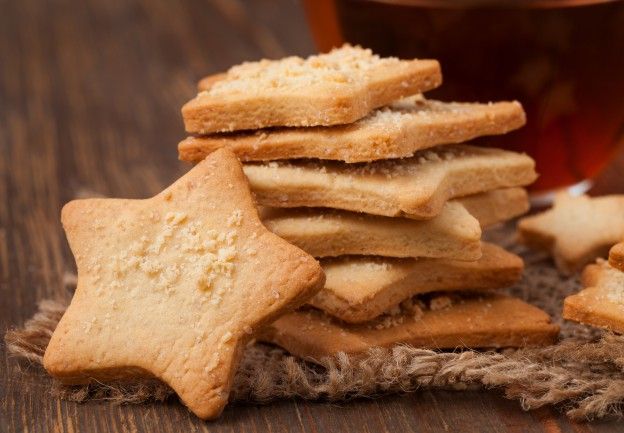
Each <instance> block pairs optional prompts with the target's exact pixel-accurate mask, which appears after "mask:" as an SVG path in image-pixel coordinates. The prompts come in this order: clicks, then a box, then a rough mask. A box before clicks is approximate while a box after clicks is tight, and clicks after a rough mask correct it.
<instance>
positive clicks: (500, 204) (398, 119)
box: [179, 46, 558, 358]
mask: <svg viewBox="0 0 624 433" xmlns="http://www.w3.org/2000/svg"><path fill="white" fill-rule="evenodd" d="M440 83H441V72H440V67H439V64H438V62H436V61H435V60H410V61H405V60H399V59H396V58H380V57H378V56H376V55H373V54H372V53H371V52H370V51H369V50H364V49H361V48H358V47H351V46H344V47H342V48H340V49H336V50H334V51H332V52H330V53H328V54H322V55H318V56H312V57H309V58H307V59H301V58H298V57H290V58H286V59H282V60H279V61H268V60H262V61H259V62H253V63H245V64H242V65H239V66H235V67H233V68H231V69H230V70H229V71H228V72H227V73H224V74H219V75H215V76H211V77H207V78H205V79H204V80H202V81H201V82H200V84H199V87H200V93H199V94H198V95H197V96H196V97H195V98H194V99H193V100H191V101H190V102H188V103H187V104H186V105H185V106H184V107H183V109H182V113H183V116H184V122H185V127H186V130H187V131H188V132H189V133H191V134H192V136H191V137H189V138H187V139H186V140H184V141H182V142H181V143H180V144H179V155H180V159H182V160H185V161H190V162H198V161H200V160H202V159H203V158H204V157H206V155H208V154H210V153H211V152H213V151H215V150H216V149H219V148H222V147H227V148H229V149H231V150H233V151H234V153H235V154H236V155H237V156H238V157H239V158H240V159H241V160H242V161H243V162H244V171H245V174H246V175H247V178H248V180H249V183H250V186H251V189H252V191H253V192H254V194H255V197H256V200H257V203H258V204H259V205H260V206H262V207H261V209H260V215H261V217H262V219H263V222H264V223H265V225H266V226H267V227H268V228H269V229H270V230H271V231H273V232H274V233H276V234H278V235H279V236H281V237H283V238H284V239H286V240H288V241H289V242H291V243H293V244H295V245H297V246H299V247H300V248H302V249H303V250H305V251H306V252H308V253H310V254H311V255H313V256H314V257H317V258H319V259H320V261H321V264H322V266H323V268H324V270H325V273H326V276H327V282H326V285H325V288H324V289H323V290H321V291H320V292H319V293H318V294H316V295H315V296H314V297H313V298H312V299H310V301H309V306H308V307H306V308H304V309H302V310H299V311H296V312H293V313H290V314H287V315H285V316H283V317H281V318H280V319H279V320H277V321H276V322H274V323H273V325H271V326H270V327H269V328H268V329H267V330H266V331H265V333H264V336H263V338H264V339H267V340H269V341H272V342H274V343H277V344H279V345H281V346H283V347H285V348H286V349H288V350H289V351H291V352H292V353H294V354H297V355H300V356H305V357H310V358H320V357H322V356H325V355H330V354H333V353H335V352H337V351H345V352H348V353H359V352H362V351H364V350H366V349H368V348H369V347H371V346H390V345H392V344H395V343H410V344H413V345H417V346H426V347H436V348H454V347H457V346H468V347H502V346H520V345H526V344H543V343H550V342H552V340H553V339H554V338H556V335H557V332H558V328H557V327H556V326H554V325H552V324H550V321H549V317H548V316H547V315H546V314H545V313H544V312H542V311H540V310H539V309H537V308H535V307H532V306H530V305H528V304H526V303H524V302H522V301H520V300H518V299H513V298H509V297H506V296H503V295H500V294H493V293H491V291H492V289H496V288H500V287H504V286H508V285H510V284H512V283H514V282H515V281H516V280H517V279H518V278H519V277H520V274H521V272H522V268H523V263H522V260H521V259H520V258H519V257H517V256H515V255H513V254H511V253H509V252H506V251H504V250H503V249H501V248H499V247H497V246H495V245H491V244H487V243H483V242H481V229H482V227H484V226H488V225H491V224H495V223H498V222H502V221H505V220H508V219H510V218H513V217H515V216H518V215H520V214H522V213H524V212H526V210H527V209H528V200H527V195H526V192H525V190H524V189H523V188H522V187H523V186H525V185H527V184H529V183H531V182H533V181H534V180H535V178H536V173H535V171H534V163H533V161H532V160H531V158H529V157H528V156H526V155H522V154H517V153H514V152H509V151H504V150H501V149H493V148H481V147H475V146H471V145H466V144H458V143H463V142H466V141H468V140H471V139H473V138H476V137H479V136H484V135H494V134H503V133H506V132H508V131H510V130H512V129H515V128H518V127H520V126H522V125H523V124H524V122H525V118H524V112H523V110H522V107H521V106H520V104H519V103H517V102H498V103H489V104H478V103H444V102H439V101H433V100H428V99H425V98H423V97H422V95H421V93H422V92H425V91H428V90H430V89H432V88H435V87H437V86H438V85H440Z"/></svg>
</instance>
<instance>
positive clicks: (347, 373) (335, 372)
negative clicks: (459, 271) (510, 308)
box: [5, 227, 624, 419]
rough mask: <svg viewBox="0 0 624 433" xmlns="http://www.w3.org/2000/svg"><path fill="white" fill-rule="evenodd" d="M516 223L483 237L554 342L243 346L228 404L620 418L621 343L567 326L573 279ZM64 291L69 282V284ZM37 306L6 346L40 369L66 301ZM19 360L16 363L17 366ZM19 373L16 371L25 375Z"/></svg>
mask: <svg viewBox="0 0 624 433" xmlns="http://www.w3.org/2000/svg"><path fill="white" fill-rule="evenodd" d="M513 233H514V231H513V227H503V228H500V229H498V230H495V231H491V232H489V233H488V234H487V236H488V240H490V241H494V242H496V243H498V244H500V245H503V246H504V247H506V248H507V249H509V250H511V251H514V252H516V253H518V254H520V255H522V256H523V257H524V259H525V263H526V271H525V273H524V277H523V279H522V281H520V282H519V283H518V284H517V285H515V286H514V287H512V288H510V289H509V290H508V291H509V293H510V294H512V295H514V296H517V297H519V298H522V299H524V300H525V301H527V302H530V303H532V304H534V305H536V306H538V307H540V308H542V309H544V310H545V311H547V312H548V313H549V314H550V315H551V316H552V317H553V321H554V322H555V323H558V324H559V325H561V329H562V332H561V340H560V342H559V343H558V344H556V345H553V346H548V347H541V348H525V349H519V350H511V349H507V350H503V351H485V352H484V351H469V350H466V351H452V352H449V351H433V350H427V349H418V348H414V347H409V346H404V345H401V346H396V347H394V348H392V349H382V348H371V350H370V351H369V353H368V354H367V355H366V356H364V357H358V358H357V359H356V358H351V357H349V356H347V355H345V354H344V353H343V354H338V355H337V356H335V357H333V358H328V359H325V360H324V362H323V364H322V365H317V364H312V363H309V362H306V361H305V360H301V359H298V358H296V357H293V356H290V355H289V354H287V353H286V352H284V351H283V350H281V349H279V348H276V347H272V346H268V345H264V344H260V343H252V344H250V345H248V347H247V349H246V352H245V355H244V358H243V360H242V363H241V365H240V367H239V369H238V372H237V375H236V378H235V383H234V387H233V389H232V393H231V398H230V399H231V401H234V402H235V401H248V402H270V401H272V400H276V399H283V398H293V397H297V398H302V399H310V400H327V401H343V400H347V399H352V398H356V397H375V396H380V395H384V394H388V393H397V392H411V391H415V390H418V389H431V388H444V389H455V390H458V391H461V390H465V389H484V390H485V389H498V390H501V391H503V393H504V395H505V396H506V397H508V398H512V399H517V400H518V401H519V402H520V404H521V405H522V407H523V408H524V409H533V408H538V407H541V406H544V405H557V407H558V408H561V409H562V410H564V411H566V413H567V414H568V415H569V416H570V417H572V418H574V419H592V418H601V417H605V416H622V415H623V414H624V337H623V336H618V335H613V334H610V333H606V332H603V331H599V330H596V329H593V328H590V327H585V326H582V325H577V324H574V323H570V322H565V321H563V320H562V319H561V309H562V304H563V299H564V298H565V296H567V295H569V294H571V293H575V292H577V291H578V290H579V289H580V285H579V281H578V277H564V276H561V275H560V274H559V273H558V272H557V271H556V269H555V268H554V266H553V264H552V262H551V261H550V260H549V259H548V258H547V257H545V256H543V255H537V254H534V253H531V252H529V251H526V250H524V249H522V247H520V246H518V245H517V244H516V243H515V242H514V235H513ZM68 280H70V281H69V284H68V285H69V286H71V285H72V284H71V283H72V281H71V280H72V278H69V279H68ZM69 293H71V290H68V296H67V297H65V298H63V299H56V300H44V301H41V302H40V304H39V311H38V312H37V314H36V315H35V316H34V317H33V318H32V319H31V320H29V321H28V322H26V324H25V325H24V326H23V327H22V328H18V329H13V330H10V331H9V332H8V333H7V334H6V337H5V340H6V344H7V348H8V350H9V352H10V353H11V354H13V355H14V356H15V357H17V358H22V359H25V360H28V361H29V363H31V364H38V365H40V364H41V362H42V357H43V353H44V351H45V348H46V346H47V344H48V341H49V339H50V336H51V335H52V332H53V331H54V328H55V327H56V324H57V323H58V321H59V320H60V318H61V316H62V314H63V312H64V311H65V308H66V307H67V305H68V302H69V297H70V295H69ZM16 362H18V361H16ZM28 371H29V370H28V369H25V370H24V371H23V373H22V374H29V373H28ZM50 384H51V385H50V389H51V392H52V394H54V395H56V396H59V397H61V398H65V399H69V400H73V401H78V402H82V401H85V400H88V399H106V400H112V401H115V402H120V403H144V402H147V401H162V400H165V399H167V398H170V397H172V396H173V391H172V390H171V389H170V388H169V387H167V386H166V385H164V384H163V383H161V382H158V381H156V380H152V381H148V380H141V381H137V382H133V383H130V382H123V383H107V384H100V383H93V384H90V385H84V386H63V385H60V384H59V383H57V382H55V381H53V380H50Z"/></svg>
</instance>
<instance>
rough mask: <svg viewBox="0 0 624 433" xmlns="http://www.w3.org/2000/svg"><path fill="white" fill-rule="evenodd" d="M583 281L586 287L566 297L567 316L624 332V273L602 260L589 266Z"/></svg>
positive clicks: (564, 305)
mask: <svg viewBox="0 0 624 433" xmlns="http://www.w3.org/2000/svg"><path fill="white" fill-rule="evenodd" d="M582 280H583V286H584V287H586V288H585V289H583V290H581V291H580V292H579V293H577V294H575V295H572V296H568V297H567V298H566V299H565V301H564V304H563V317H564V318H565V319H568V320H573V321H575V322H580V323H584V324H587V325H592V326H597V327H599V328H606V329H609V330H611V331H615V332H619V333H624V272H622V271H620V270H619V269H615V268H613V267H611V266H610V265H609V264H608V263H607V262H606V261H604V260H599V261H598V263H596V264H591V265H588V266H586V267H585V270H584V271H583V278H582Z"/></svg>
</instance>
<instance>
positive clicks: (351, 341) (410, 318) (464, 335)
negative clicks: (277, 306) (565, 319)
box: [259, 295, 559, 361]
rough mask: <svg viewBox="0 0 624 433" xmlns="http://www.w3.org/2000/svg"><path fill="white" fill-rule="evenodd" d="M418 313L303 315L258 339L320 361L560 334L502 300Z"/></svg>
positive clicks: (519, 304) (522, 306)
mask: <svg viewBox="0 0 624 433" xmlns="http://www.w3.org/2000/svg"><path fill="white" fill-rule="evenodd" d="M416 311H417V313H414V311H413V310H411V311H408V312H407V313H405V314H399V315H396V316H384V317H380V318H378V319H375V320H373V321H371V322H368V323H363V324H345V323H343V322H340V321H338V320H335V319H332V318H330V317H329V316H327V315H326V314H324V313H322V312H321V311H319V310H300V311H295V312H292V313H288V314H285V315H284V316H282V317H280V318H279V319H277V320H276V321H275V322H273V324H271V325H270V326H268V327H267V328H265V329H264V332H263V333H262V334H261V335H260V337H259V338H260V339H261V340H263V341H266V342H270V343H274V344H276V345H278V346H281V347H283V348H284V349H286V350H287V351H288V352H290V353H291V354H293V355H296V356H299V357H302V358H305V359H310V360H316V361H319V360H322V359H323V358H325V357H328V356H333V355H336V354H337V353H339V352H345V353H347V354H351V355H360V354H365V353H366V352H367V351H368V350H369V349H370V348H372V347H391V346H394V345H396V344H409V345H411V346H414V347H423V348H431V349H462V348H500V347H520V346H537V345H547V344H552V343H553V342H555V340H556V339H557V335H558V333H559V327H558V326H556V325H554V324H552V323H551V322H550V317H549V316H548V314H546V313H545V312H543V311H542V310H540V309H539V308H537V307H534V306H532V305H529V304H527V303H525V302H523V301H521V300H519V299H515V298H510V297H507V296H503V295H486V296H482V297H476V298H467V299H461V300H458V301H456V302H454V303H452V304H451V305H450V306H449V307H446V308H436V309H428V310H425V311H422V310H421V311H420V312H418V311H419V310H418V309H417V310H416Z"/></svg>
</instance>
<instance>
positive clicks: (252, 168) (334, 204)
mask: <svg viewBox="0 0 624 433" xmlns="http://www.w3.org/2000/svg"><path fill="white" fill-rule="evenodd" d="M534 167H535V163H534V161H533V160H532V159H531V158H530V157H528V156H527V155H523V154H519V153H515V152H510V151H505V150H501V149H493V148H482V147H475V146H468V145H449V146H440V147H436V148H433V149H430V150H424V151H421V152H418V153H416V155H415V156H413V157H411V158H405V159H397V160H387V161H376V162H371V163H367V164H346V163H338V162H333V161H324V162H317V161H289V162H283V161H282V162H280V161H272V162H269V163H246V164H244V165H243V169H244V171H245V174H246V175H247V177H248V178H249V183H250V185H251V189H252V190H253V192H254V194H255V196H256V199H257V200H258V202H259V203H260V204H261V205H264V206H272V207H302V206H303V207H330V208H336V209H344V210H350V211H355V212H364V213H369V214H374V215H383V216H393V217H397V216H402V217H407V218H413V219H428V218H432V217H434V216H436V215H438V214H439V213H440V212H441V210H442V207H443V206H444V203H445V202H446V201H447V200H449V199H452V198H456V197H462V196H466V195H471V194H477V193H481V192H484V191H489V190H493V189H499V188H509V187H517V186H523V185H527V184H529V183H531V182H533V180H535V178H536V176H537V175H536V173H535V168H534Z"/></svg>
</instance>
